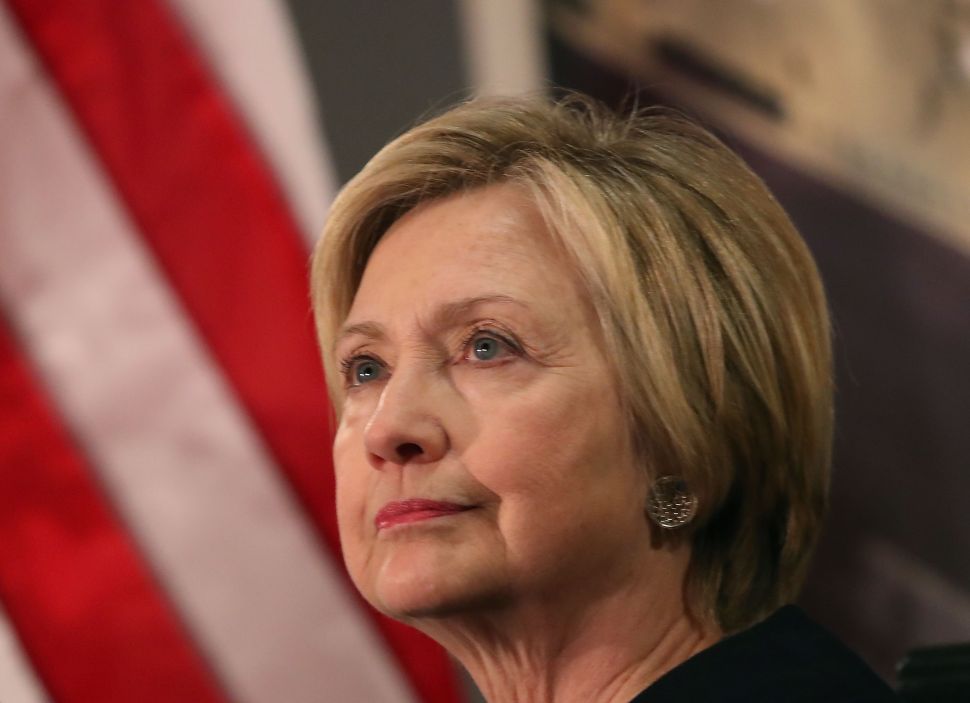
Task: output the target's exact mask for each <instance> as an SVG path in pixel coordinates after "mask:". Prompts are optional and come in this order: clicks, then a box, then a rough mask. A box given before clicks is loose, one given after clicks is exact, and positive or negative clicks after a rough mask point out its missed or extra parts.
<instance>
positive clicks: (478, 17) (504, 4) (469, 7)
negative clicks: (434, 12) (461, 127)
mask: <svg viewBox="0 0 970 703" xmlns="http://www.w3.org/2000/svg"><path fill="white" fill-rule="evenodd" d="M458 9H459V13H460V17H461V27H462V38H463V40H464V47H465V62H466V65H467V66H468V76H467V78H468V83H469V85H471V87H472V89H473V90H474V91H475V94H476V95H519V94H521V93H530V92H534V91H537V90H539V89H541V88H543V87H545V85H546V82H547V80H548V78H547V76H548V70H547V68H546V62H545V58H544V50H543V46H542V32H543V25H542V8H541V7H540V3H539V1H538V0H461V2H459V3H458Z"/></svg>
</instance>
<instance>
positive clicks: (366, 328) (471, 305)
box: [333, 294, 528, 349]
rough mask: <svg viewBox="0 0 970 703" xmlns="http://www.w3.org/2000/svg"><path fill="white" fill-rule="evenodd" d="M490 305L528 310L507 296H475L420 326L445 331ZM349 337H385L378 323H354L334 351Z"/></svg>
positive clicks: (341, 333) (336, 342)
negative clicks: (480, 308) (506, 305)
mask: <svg viewBox="0 0 970 703" xmlns="http://www.w3.org/2000/svg"><path fill="white" fill-rule="evenodd" d="M491 303H501V304H511V305H517V306H519V307H522V308H526V309H527V308H528V305H526V304H525V303H524V302H522V301H521V300H517V299H516V298H513V297H511V296H509V295H500V294H494V295H476V296H472V297H469V298H462V299H460V300H454V301H450V302H447V303H443V304H441V305H439V306H438V307H437V308H435V310H434V312H432V313H431V316H430V317H429V318H428V320H427V324H426V325H422V327H423V328H425V329H426V330H428V331H438V330H442V329H447V328H449V327H454V326H456V325H458V324H461V322H462V321H463V320H464V319H465V318H466V317H467V316H468V315H469V313H471V312H472V311H473V310H474V309H475V308H477V307H478V306H480V305H486V304H491ZM351 335H359V336H361V337H367V338H368V339H372V340H380V339H384V338H385V337H386V336H387V334H386V332H385V330H384V326H383V325H381V324H380V323H379V322H372V321H365V322H355V323H353V324H350V325H345V326H344V327H342V328H341V329H340V331H339V332H338V333H337V336H336V338H335V339H334V343H333V347H334V349H336V348H337V347H338V346H339V345H340V342H341V341H342V340H343V339H344V338H346V337H349V336H351Z"/></svg>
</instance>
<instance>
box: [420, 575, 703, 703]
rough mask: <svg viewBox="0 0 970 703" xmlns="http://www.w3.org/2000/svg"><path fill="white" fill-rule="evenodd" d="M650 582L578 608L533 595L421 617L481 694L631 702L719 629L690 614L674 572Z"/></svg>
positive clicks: (501, 699)
mask: <svg viewBox="0 0 970 703" xmlns="http://www.w3.org/2000/svg"><path fill="white" fill-rule="evenodd" d="M671 572H673V574H674V575H675V576H676V574H677V573H678V572H679V569H676V568H672V569H671ZM668 573H669V572H668ZM651 581H655V579H648V581H647V584H648V585H649V587H645V584H644V582H636V583H631V584H627V585H626V587H624V588H622V589H619V590H618V591H617V592H614V593H612V594H609V595H608V596H607V597H602V596H601V597H599V598H595V599H591V600H589V601H588V602H587V603H585V604H584V606H582V607H578V606H577V605H576V604H573V607H564V606H563V605H562V604H559V605H558V606H557V607H548V606H547V605H545V604H543V603H539V604H535V605H533V606H531V607H522V606H519V607H515V608H511V607H510V608H508V609H507V612H504V613H495V612H490V613H488V614H479V615H477V616H471V617H469V616H456V617H454V618H446V619H444V620H439V621H436V622H433V623H428V622H424V623H418V624H419V625H420V626H421V629H423V630H424V631H425V632H426V633H427V634H429V635H431V636H432V637H433V638H435V639H436V640H438V641H439V642H440V643H441V644H442V645H444V646H445V648H446V649H448V651H449V652H451V653H452V654H453V655H454V656H455V657H456V658H457V659H458V660H459V661H460V662H461V663H462V665H463V666H464V667H465V668H466V669H467V670H468V672H469V673H470V674H471V677H472V678H473V679H474V681H475V683H476V685H477V686H478V688H479V689H480V690H481V691H482V694H483V695H484V696H485V698H486V700H487V701H488V703H629V701H631V700H632V699H633V698H634V697H635V696H636V695H637V694H638V693H640V691H642V690H643V689H645V688H647V687H648V686H649V685H651V684H652V683H653V682H654V681H656V680H657V679H658V678H660V677H661V676H663V675H664V674H665V673H667V672H668V671H670V670H671V669H673V668H674V667H676V666H677V665H679V664H681V663H682V662H684V661H686V660H687V659H688V658H690V657H691V656H693V655H694V654H696V653H697V652H700V651H701V650H703V649H706V648H707V647H709V646H711V645H712V644H714V643H715V642H717V641H718V640H719V639H720V638H721V636H722V633H721V632H720V631H719V630H718V629H717V628H716V627H714V626H709V625H708V626H704V625H702V624H700V623H698V622H696V621H695V620H692V619H691V618H690V617H689V616H688V614H687V611H686V607H685V605H684V602H683V596H682V592H681V588H680V583H682V581H681V580H680V578H674V579H673V583H665V584H658V583H655V582H653V583H651ZM674 584H676V587H673V586H674Z"/></svg>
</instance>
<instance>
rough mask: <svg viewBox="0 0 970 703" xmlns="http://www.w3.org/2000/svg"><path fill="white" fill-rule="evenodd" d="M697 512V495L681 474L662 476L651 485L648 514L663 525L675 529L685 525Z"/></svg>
mask: <svg viewBox="0 0 970 703" xmlns="http://www.w3.org/2000/svg"><path fill="white" fill-rule="evenodd" d="M696 513H697V496H695V495H694V494H693V493H691V492H690V489H689V488H688V487H687V482H686V481H685V480H684V479H682V478H680V477H679V476H661V477H660V478H658V479H657V480H656V481H654V482H653V485H652V486H651V487H650V495H649V496H648V497H647V515H649V516H650V519H651V520H653V521H654V522H655V523H657V524H658V525H660V526H661V527H663V528H665V529H668V530H674V529H677V528H678V527H683V526H684V525H686V524H687V523H689V522H690V521H691V520H693V519H694V515H695V514H696Z"/></svg>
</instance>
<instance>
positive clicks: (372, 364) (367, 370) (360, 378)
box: [344, 356, 384, 386]
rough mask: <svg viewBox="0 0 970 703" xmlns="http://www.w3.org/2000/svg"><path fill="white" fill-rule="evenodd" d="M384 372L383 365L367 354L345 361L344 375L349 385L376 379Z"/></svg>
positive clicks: (360, 384)
mask: <svg viewBox="0 0 970 703" xmlns="http://www.w3.org/2000/svg"><path fill="white" fill-rule="evenodd" d="M383 374H384V367H383V365H382V364H381V363H380V362H379V361H377V359H372V358H371V357H369V356H359V357H357V358H355V359H348V360H347V362H346V363H345V368H344V376H345V377H346V379H347V385H349V386H362V385H364V384H365V383H370V382H371V381H376V380H377V379H379V378H380V377H381V376H382V375H383Z"/></svg>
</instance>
